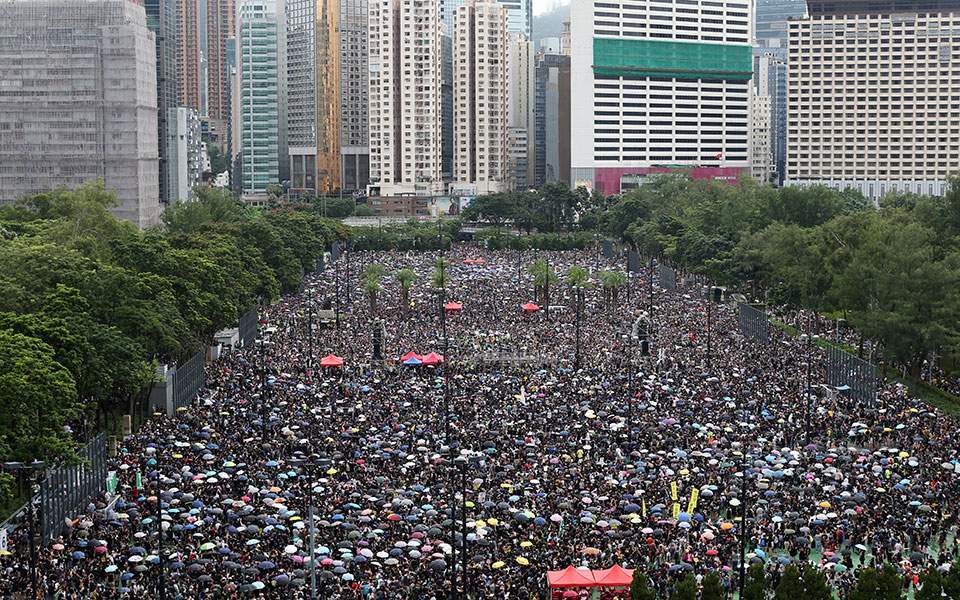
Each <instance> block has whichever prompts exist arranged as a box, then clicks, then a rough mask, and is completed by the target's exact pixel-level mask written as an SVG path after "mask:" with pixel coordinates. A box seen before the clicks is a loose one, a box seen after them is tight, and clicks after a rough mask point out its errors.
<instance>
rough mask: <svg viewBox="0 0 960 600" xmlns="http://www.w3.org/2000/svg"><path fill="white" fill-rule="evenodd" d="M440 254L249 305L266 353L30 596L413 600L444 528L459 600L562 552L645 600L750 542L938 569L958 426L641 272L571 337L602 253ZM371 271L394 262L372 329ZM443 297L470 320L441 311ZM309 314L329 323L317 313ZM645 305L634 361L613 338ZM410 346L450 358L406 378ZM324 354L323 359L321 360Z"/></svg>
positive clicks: (145, 453)
mask: <svg viewBox="0 0 960 600" xmlns="http://www.w3.org/2000/svg"><path fill="white" fill-rule="evenodd" d="M439 256H440V255H439V253H436V252H434V253H397V252H390V253H376V252H366V253H358V254H354V255H348V256H347V257H345V258H342V259H341V260H340V261H338V262H337V263H335V264H334V265H328V266H327V269H326V271H325V272H323V273H322V274H321V275H319V276H317V277H315V278H312V279H310V280H309V281H308V282H307V285H306V286H305V290H304V292H303V293H301V294H299V295H297V296H294V297H288V298H284V299H283V300H282V301H281V302H280V303H278V304H276V305H273V306H270V307H266V308H265V309H264V311H263V313H262V317H263V318H262V327H261V333H262V338H261V339H263V340H266V342H265V343H263V344H259V343H258V344H254V345H251V346H249V347H246V348H242V349H238V350H236V351H234V352H228V353H226V354H225V355H224V356H223V357H222V358H220V359H219V360H217V361H216V362H214V363H212V364H211V365H209V367H208V377H207V384H206V389H205V390H204V391H203V393H202V394H201V398H200V399H198V400H197V402H196V403H195V405H194V406H193V407H191V408H189V409H188V410H183V411H179V412H177V414H176V415H174V416H173V417H166V416H163V417H156V418H154V419H152V420H151V421H149V422H148V423H147V424H145V425H144V426H143V427H142V428H141V429H140V430H139V431H138V432H137V433H136V434H135V435H133V436H131V437H129V438H127V439H126V440H124V441H123V442H122V444H121V450H120V452H119V454H118V456H117V458H116V460H115V461H114V463H113V466H112V468H114V469H116V470H117V472H118V476H119V482H120V483H119V487H118V492H119V493H120V496H121V497H120V499H119V500H118V501H117V502H116V503H115V504H114V505H113V506H112V507H111V508H109V509H105V508H104V507H105V505H104V500H105V499H104V498H101V499H98V502H97V503H96V504H92V505H91V507H90V509H89V510H88V512H86V513H85V514H82V515H77V517H76V519H75V520H73V521H72V522H71V523H70V526H69V527H67V528H66V529H65V531H64V533H63V535H62V537H61V538H59V539H58V540H57V541H56V542H55V543H53V544H50V545H47V546H45V547H43V548H42V549H41V550H40V560H39V563H40V564H39V578H40V581H41V585H42V586H43V587H44V589H45V590H46V592H47V593H49V594H51V595H53V596H54V597H56V598H64V599H66V598H87V597H90V598H147V597H150V598H157V597H159V592H158V590H159V587H158V586H159V585H160V584H161V583H160V582H161V577H162V585H163V588H164V590H165V594H166V597H167V598H235V597H252V598H262V597H272V598H309V597H311V576H312V575H313V574H314V573H315V576H316V587H317V597H319V598H331V599H348V598H349V599H353V598H374V599H387V598H396V599H422V600H428V599H434V598H441V597H447V596H448V595H449V590H450V588H451V585H452V581H453V580H454V579H458V581H459V583H458V585H459V586H460V587H463V585H464V584H463V578H462V571H461V568H460V566H459V565H461V564H462V560H463V555H462V553H461V543H462V536H461V531H464V530H465V531H466V532H467V535H466V539H467V570H466V572H467V576H468V580H467V583H466V587H467V589H468V590H469V591H470V593H471V594H472V595H473V597H477V598H490V599H521V600H530V599H531V598H548V597H550V596H549V591H548V589H547V586H546V571H547V570H556V569H562V568H565V567H566V566H568V565H570V564H573V565H575V566H580V565H583V566H586V567H589V568H594V569H602V568H607V567H609V566H611V565H612V564H614V563H616V564H620V565H621V566H624V567H627V568H639V569H643V570H644V571H646V572H647V573H649V575H650V576H651V578H652V580H653V582H654V585H655V586H656V587H657V589H658V590H659V591H660V592H661V593H666V592H667V591H668V590H669V588H670V586H671V585H672V583H673V582H674V581H676V580H678V579H679V577H681V576H683V575H685V574H686V572H688V571H693V572H695V573H696V574H698V575H702V574H704V573H707V572H711V571H716V572H718V573H719V574H720V575H721V577H722V579H723V582H724V585H727V586H731V587H732V586H735V585H736V577H737V573H738V570H739V567H738V565H739V552H740V539H741V536H742V535H746V536H747V540H748V541H747V544H746V553H747V557H746V560H747V561H763V562H764V563H765V565H766V568H767V570H768V572H769V573H770V574H771V575H772V576H773V578H774V579H776V578H777V577H778V576H779V573H780V571H781V570H782V568H783V566H784V565H786V564H789V563H790V562H795V561H811V562H813V563H814V564H816V565H818V566H819V567H820V568H822V569H824V571H825V572H826V573H827V574H828V577H829V579H830V581H831V584H832V585H834V586H836V587H838V588H840V589H846V588H848V587H849V586H850V582H851V580H852V578H853V577H854V576H855V572H856V568H857V567H859V566H860V565H863V564H864V563H865V562H869V564H871V565H872V564H877V563H882V562H890V563H894V564H896V565H897V567H898V568H899V569H900V570H901V571H902V572H903V573H904V577H905V578H906V577H909V576H910V574H911V573H915V572H921V571H923V570H925V569H926V568H927V567H928V566H931V565H938V564H940V563H943V562H949V561H951V560H952V559H953V557H954V555H955V554H956V546H955V544H954V540H955V537H954V532H955V528H956V513H957V506H956V502H957V498H958V491H960V490H958V484H957V475H956V473H957V472H958V471H960V466H958V460H957V448H958V447H960V443H958V442H960V440H958V434H957V427H956V424H955V423H954V422H953V420H952V419H948V418H945V417H944V415H943V414H941V413H939V412H938V411H936V410H935V409H933V408H931V407H929V406H926V405H925V404H923V403H922V402H920V401H919V400H917V399H915V398H913V397H911V396H910V395H909V394H908V391H907V390H906V389H905V388H904V387H903V386H900V385H896V384H893V385H886V386H883V387H881V388H879V391H878V395H877V401H876V403H875V404H874V405H870V404H867V403H862V402H857V401H854V400H852V399H850V398H847V397H844V396H843V395H839V396H837V397H835V398H834V397H833V395H832V394H827V393H825V392H824V391H823V390H822V387H821V384H822V383H823V382H824V366H823V365H824V360H825V355H824V353H823V351H822V350H820V349H819V348H818V347H817V346H811V345H808V344H806V343H803V342H801V341H799V340H798V339H796V338H791V337H788V336H786V335H784V334H783V333H781V332H780V331H779V330H776V329H773V328H771V340H770V342H769V343H768V344H761V343H758V342H756V341H754V340H750V339H746V338H744V337H743V336H742V335H741V334H740V332H739V325H738V321H737V318H736V312H735V311H736V308H735V307H733V306H729V305H726V304H713V305H712V306H711V307H710V310H709V312H708V310H707V302H708V300H707V299H706V297H705V294H703V291H702V289H701V288H700V287H686V288H685V287H680V288H678V289H676V290H664V289H662V288H660V287H659V286H655V287H654V288H653V296H652V306H651V295H650V294H651V287H650V285H649V279H648V277H649V272H648V271H647V269H646V266H644V269H643V271H642V272H641V273H637V274H634V275H633V276H632V278H631V280H630V283H629V290H627V289H624V290H621V291H620V292H619V294H618V295H617V303H616V305H614V306H610V305H605V304H604V299H603V294H602V291H601V290H600V289H597V285H596V284H595V286H594V289H591V290H588V291H587V292H586V294H585V296H586V304H585V306H584V307H583V310H582V311H581V323H580V326H579V328H578V327H577V324H576V318H577V317H576V315H577V311H576V310H575V309H574V300H573V299H574V295H573V292H572V290H571V289H570V288H569V286H567V285H566V284H565V283H564V282H563V277H564V274H565V273H566V272H567V271H568V269H569V268H570V267H573V266H581V267H584V268H587V269H588V270H590V271H591V273H592V274H593V276H594V281H596V272H597V270H598V269H619V270H624V267H625V264H624V262H625V261H623V260H620V259H619V258H617V259H610V260H608V259H605V258H603V257H601V256H598V255H597V254H596V253H595V252H593V251H580V252H562V253H561V252H543V251H541V252H534V251H528V252H524V253H518V252H516V251H502V252H490V251H485V250H483V249H480V248H477V247H476V246H472V245H458V246H455V247H454V248H453V249H451V250H450V251H448V252H447V253H446V255H445V256H446V258H447V259H448V260H449V264H450V266H449V271H450V273H449V275H450V281H449V284H448V288H447V290H446V291H445V293H444V294H443V295H440V294H438V293H437V291H436V290H434V289H433V288H432V287H431V273H432V271H433V268H434V261H435V259H436V258H438V257H439ZM465 259H470V263H472V264H465V263H464V260H465ZM475 259H481V260H475ZM536 259H544V260H546V261H547V262H548V263H549V265H550V267H551V268H552V269H554V270H555V271H556V272H557V273H558V274H559V276H560V281H559V282H557V283H556V284H554V285H553V286H552V289H551V290H550V304H551V305H555V306H558V307H564V308H556V309H552V310H550V311H549V315H548V311H547V310H546V308H547V307H546V306H541V310H539V311H536V312H524V311H522V310H521V308H520V305H521V304H523V303H526V302H529V301H531V300H533V290H532V284H531V281H530V276H529V275H528V274H527V273H526V266H528V265H530V264H531V263H532V262H533V261H534V260H536ZM369 264H380V265H383V266H384V267H385V270H386V273H387V276H386V277H385V278H384V279H383V282H382V287H381V289H380V290H379V293H378V295H377V299H376V307H375V308H376V314H374V313H373V312H372V309H373V308H374V307H373V306H372V305H371V302H370V301H369V299H368V296H367V295H366V294H365V292H364V287H363V285H362V283H361V281H360V274H361V273H362V272H363V269H364V267H365V266H366V265H369ZM518 266H519V268H518ZM404 267H409V268H412V269H414V270H415V271H416V273H417V276H418V277H417V280H416V282H415V283H414V286H413V289H412V290H411V293H410V299H411V303H410V304H411V306H410V308H409V310H404V309H403V307H401V306H400V298H401V290H400V285H399V284H398V283H397V282H396V281H395V280H394V278H393V274H395V273H396V272H397V271H398V270H399V269H401V268H404ZM518 275H519V276H518ZM338 295H339V301H338V300H337V297H338ZM444 300H446V301H451V300H455V301H456V302H458V303H461V304H462V310H460V311H456V312H452V313H450V314H445V313H444V312H443V311H442V310H441V308H440V307H441V303H442V301H444ZM326 304H329V305H330V306H331V307H332V308H333V309H335V310H336V309H337V308H338V307H339V313H340V315H339V327H337V326H336V324H335V322H330V323H324V324H322V325H321V324H320V319H319V317H315V318H313V319H311V318H310V312H311V311H312V310H313V311H316V310H320V309H322V307H323V306H324V305H326ZM441 315H442V316H441ZM638 317H643V320H642V322H641V324H640V326H639V327H638V330H640V332H641V333H643V332H645V331H646V332H648V333H649V339H650V340H651V341H652V347H651V352H650V353H649V355H643V354H642V352H641V345H640V341H641V340H639V339H638V340H634V339H632V337H631V336H630V333H631V328H632V326H633V325H634V322H635V320H636V319H637V318H638ZM378 318H379V319H382V320H383V322H384V327H385V333H386V336H385V338H384V339H383V344H382V345H383V347H382V352H383V355H384V358H385V359H386V360H385V361H378V360H374V359H373V343H372V338H373V335H374V333H373V332H374V329H375V326H374V321H375V319H378ZM708 321H709V324H708ZM311 322H313V323H314V324H315V325H317V327H316V329H315V330H314V331H313V332H311V330H310V328H309V327H310V323H311ZM791 322H792V323H795V324H797V325H801V324H802V322H803V319H802V315H801V316H800V317H798V318H791ZM801 328H802V329H804V330H805V331H806V330H809V329H808V328H803V327H801ZM444 329H445V330H446V333H447V339H446V340H445V339H444V336H443V331H444ZM822 329H825V327H824V328H822ZM578 330H579V335H578ZM311 338H312V345H311ZM578 339H579V341H580V353H579V355H580V363H581V364H580V367H581V368H580V369H579V370H575V369H574V367H575V364H574V361H575V357H576V355H577V352H576V347H577V340H578ZM708 340H709V341H708ZM311 347H312V348H313V352H312V353H311V352H310V349H311ZM708 347H709V355H708ZM411 351H412V352H415V353H417V354H418V355H419V356H420V357H421V358H422V357H424V356H426V355H427V354H429V353H430V352H434V353H437V354H441V355H443V358H444V362H443V363H442V364H441V365H438V366H424V365H420V366H406V365H404V364H402V363H401V361H400V358H401V357H402V356H404V355H405V354H407V353H408V352H411ZM328 354H334V355H336V356H338V357H342V358H343V360H344V365H343V367H339V368H320V367H319V366H318V365H319V362H320V359H321V358H323V357H324V356H327V355H328ZM808 356H809V357H810V358H811V359H812V361H813V362H812V368H811V369H810V373H811V375H810V380H811V387H812V388H813V389H816V390H817V394H816V397H815V398H814V399H813V400H812V402H811V410H810V411H809V427H807V426H806V422H807V414H806V410H805V402H804V399H803V397H804V389H805V387H806V384H807V379H806V374H807V368H806V360H807V358H808ZM447 386H449V399H448V401H445V399H444V394H445V390H446V388H447ZM445 407H446V408H445ZM264 423H266V426H264ZM461 455H462V456H464V457H467V460H466V461H465V462H464V463H463V464H464V465H465V466H463V467H461V466H459V465H458V464H456V463H454V462H453V461H451V458H452V457H456V456H461ZM298 459H306V464H304V463H303V461H300V460H298ZM138 473H140V474H141V484H140V489H138V488H137V474H138ZM158 484H159V489H160V501H161V510H162V517H161V518H162V522H163V523H164V524H165V525H166V528H165V529H164V533H163V538H162V550H161V548H160V547H159V545H158V540H157V537H156V532H157V506H156V501H155V499H156V494H157V489H158ZM674 490H675V494H676V495H675V496H674ZM695 490H696V493H697V496H698V497H697V498H694V499H693V500H691V494H692V493H693V492H694V491H695ZM464 491H465V494H466V496H465V498H464V497H462V496H461V495H460V494H461V493H463V492H464ZM308 496H310V497H311V499H312V504H313V506H314V507H315V509H316V521H315V525H316V527H315V533H314V538H315V539H314V545H313V552H314V554H315V556H316V557H317V558H316V562H315V563H314V566H315V569H313V568H311V561H310V556H311V547H310V542H309V538H310V535H309V533H310V527H309V525H308V524H307V523H308V521H309V515H308V509H307V505H308ZM734 499H736V500H737V501H739V506H733V505H732V504H731V500H734ZM464 503H465V504H466V507H467V508H466V517H465V520H466V523H465V526H464V523H463V520H464V518H463V515H462V513H461V508H460V507H461V506H462V505H463V504H464ZM733 504H737V502H734V503H733ZM451 506H453V507H455V512H454V513H453V514H451V510H450V507H451ZM741 512H742V514H744V515H745V516H746V518H747V523H746V527H744V526H743V525H742V523H741V522H740V521H738V518H739V516H740V515H741ZM10 548H11V550H12V554H11V555H10V556H3V557H0V569H2V575H0V592H2V594H3V596H4V597H11V595H12V594H14V593H17V592H23V591H24V590H27V589H29V586H30V583H29V582H30V574H29V564H30V561H29V554H28V552H27V545H26V542H25V539H24V538H23V536H22V535H20V536H17V535H14V536H12V537H11V540H10ZM158 554H159V555H160V556H162V565H161V564H158V563H159V562H160V561H159V559H158V558H157V557H158ZM455 565H458V566H456V567H455Z"/></svg>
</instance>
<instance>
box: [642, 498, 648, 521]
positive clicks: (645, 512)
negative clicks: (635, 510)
mask: <svg viewBox="0 0 960 600" xmlns="http://www.w3.org/2000/svg"><path fill="white" fill-rule="evenodd" d="M640 506H641V507H642V508H643V518H644V519H646V518H647V499H646V498H644V499H643V500H642V501H641V504H640Z"/></svg>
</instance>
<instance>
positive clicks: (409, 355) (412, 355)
mask: <svg viewBox="0 0 960 600" xmlns="http://www.w3.org/2000/svg"><path fill="white" fill-rule="evenodd" d="M411 358H415V359H417V360H423V359H422V358H420V355H419V354H417V353H416V352H414V351H413V350H411V351H410V352H407V353H406V354H404V355H403V356H401V357H400V362H403V361H405V360H409V359H411Z"/></svg>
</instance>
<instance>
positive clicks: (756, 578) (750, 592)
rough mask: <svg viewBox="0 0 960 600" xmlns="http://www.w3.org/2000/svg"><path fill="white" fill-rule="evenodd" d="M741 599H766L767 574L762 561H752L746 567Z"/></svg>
mask: <svg viewBox="0 0 960 600" xmlns="http://www.w3.org/2000/svg"><path fill="white" fill-rule="evenodd" d="M743 600H767V575H766V573H765V572H764V570H763V564H762V563H754V564H752V565H750V568H749V569H747V580H746V581H745V582H744V584H743Z"/></svg>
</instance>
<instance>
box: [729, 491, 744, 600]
mask: <svg viewBox="0 0 960 600" xmlns="http://www.w3.org/2000/svg"><path fill="white" fill-rule="evenodd" d="M730 506H732V507H734V508H738V507H739V508H740V569H739V571H740V576H739V578H738V579H739V580H738V581H737V590H738V591H737V594H738V597H739V598H743V581H744V579H745V577H746V565H744V559H745V558H746V552H747V494H746V483H744V490H743V500H742V501H741V500H738V499H737V498H733V499H731V500H730Z"/></svg>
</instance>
